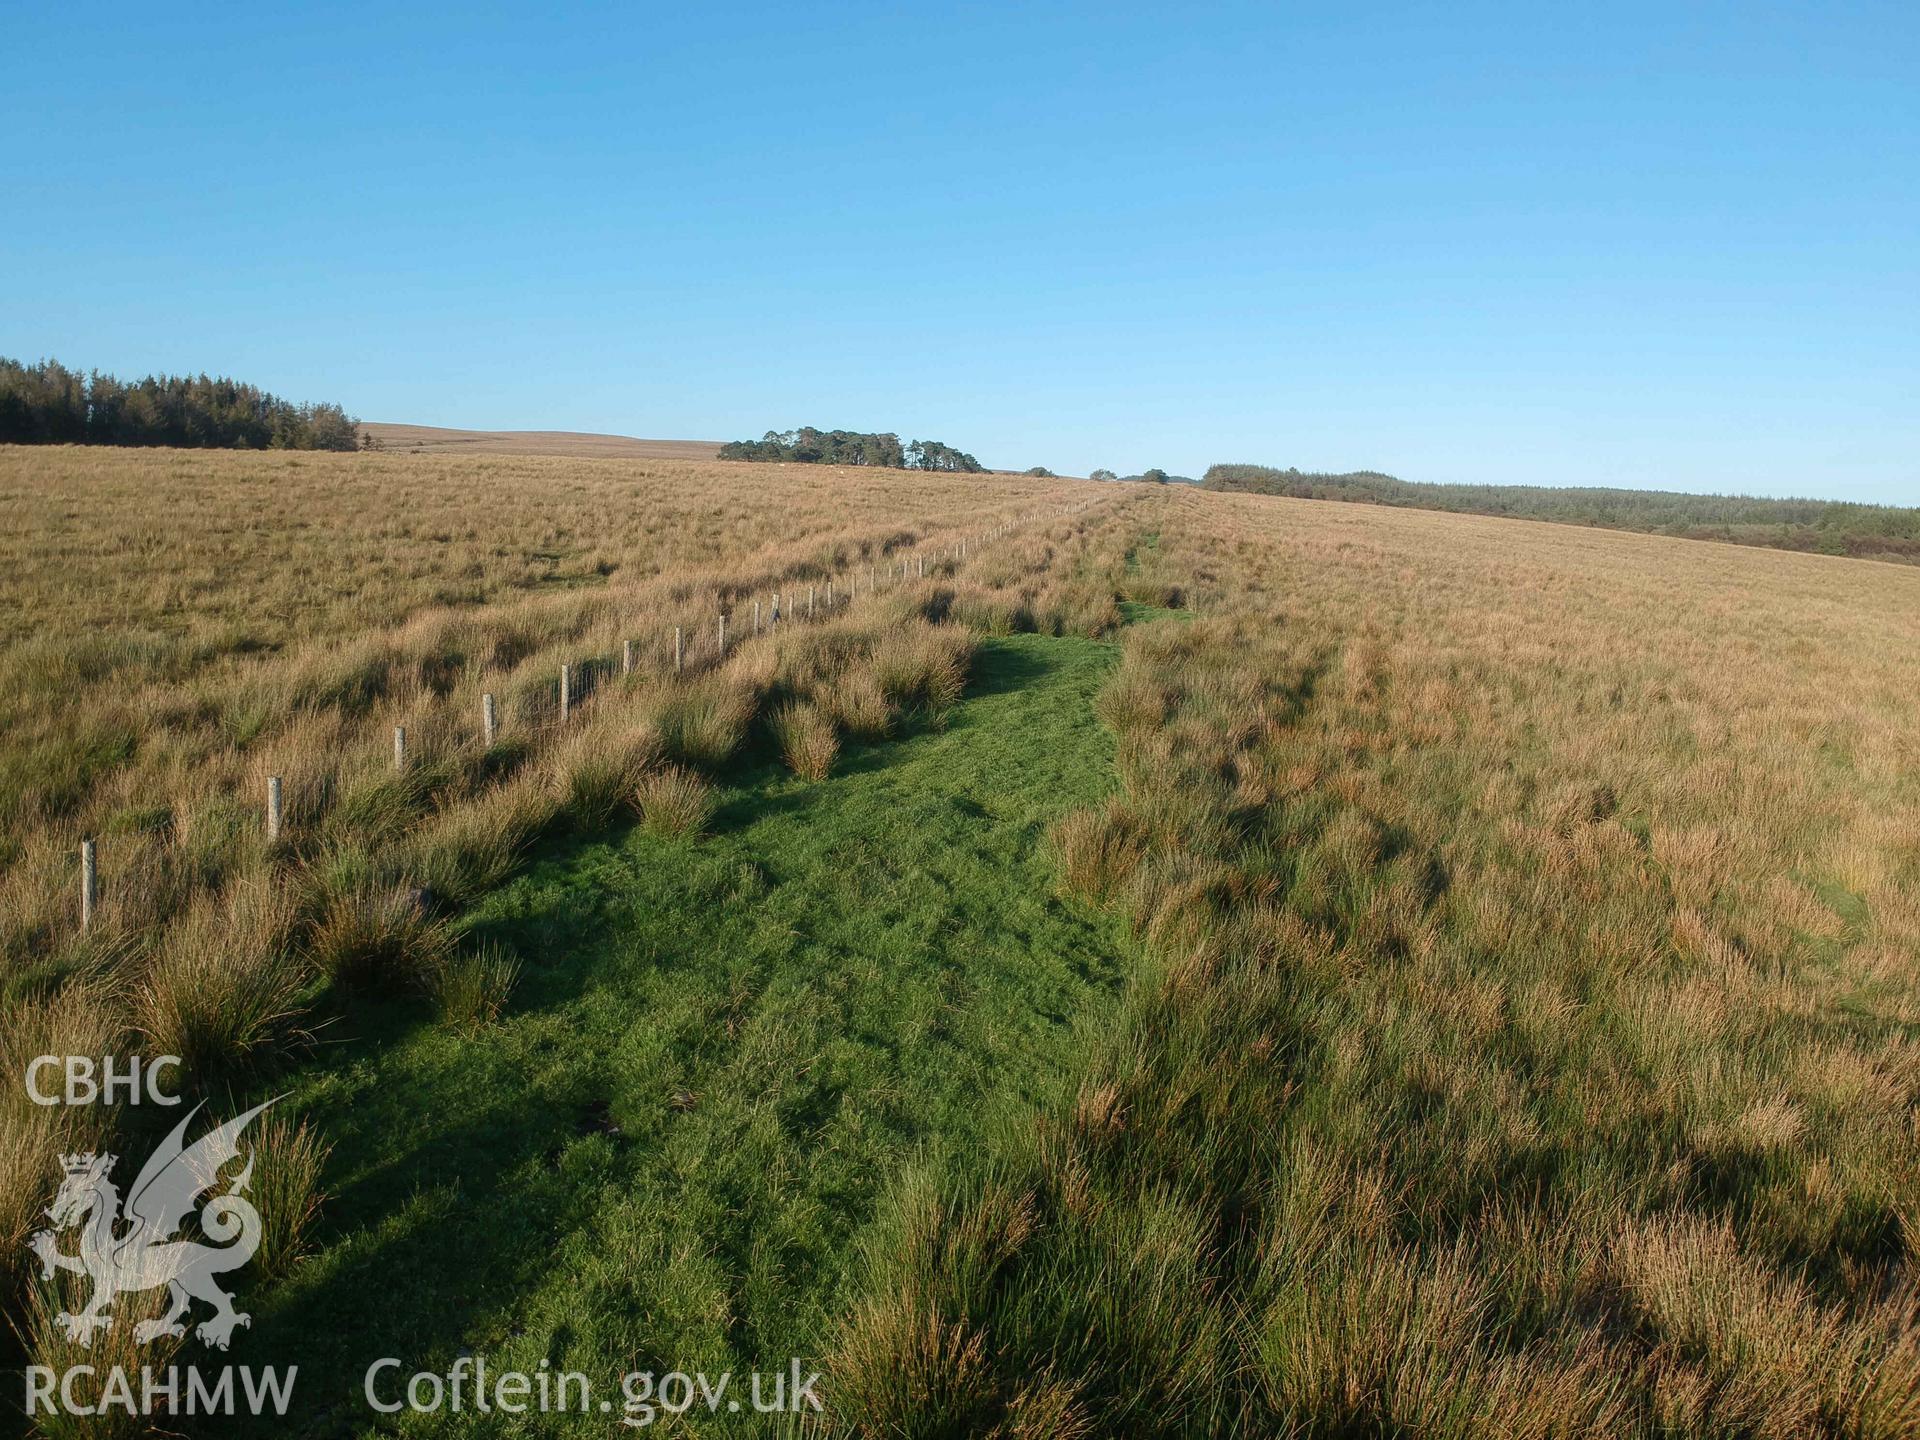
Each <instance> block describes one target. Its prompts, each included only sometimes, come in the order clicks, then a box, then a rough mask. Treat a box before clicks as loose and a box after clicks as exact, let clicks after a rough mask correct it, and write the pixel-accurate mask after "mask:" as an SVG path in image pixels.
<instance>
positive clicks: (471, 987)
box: [432, 945, 520, 1032]
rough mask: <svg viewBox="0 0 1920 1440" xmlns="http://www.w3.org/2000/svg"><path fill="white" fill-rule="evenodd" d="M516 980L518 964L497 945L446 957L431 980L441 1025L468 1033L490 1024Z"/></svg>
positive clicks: (505, 1006)
mask: <svg viewBox="0 0 1920 1440" xmlns="http://www.w3.org/2000/svg"><path fill="white" fill-rule="evenodd" d="M519 979H520V962H519V961H518V960H516V959H514V957H513V956H512V955H511V954H509V953H508V952H507V951H506V950H505V949H504V948H502V947H501V946H499V945H482V946H481V947H480V948H479V949H477V950H472V951H461V952H456V953H454V954H452V955H449V956H448V957H447V959H446V960H445V962H444V963H443V964H442V965H441V966H440V968H439V969H438V970H436V971H435V972H434V975H433V981H432V989H433V999H434V1003H435V1004H436V1005H437V1006H438V1007H439V1009H440V1020H441V1023H442V1024H444V1025H447V1026H449V1027H450V1028H452V1029H455V1030H464V1031H468V1032H473V1031H478V1030H482V1029H484V1028H485V1027H487V1026H488V1025H491V1024H493V1023H494V1022H495V1021H496V1020H498V1019H499V1018H500V1015H501V1012H502V1011H504V1010H505V1009H506V1008H507V999H508V997H509V996H511V995H512V994H513V987H514V985H515V984H517V983H518V981H519Z"/></svg>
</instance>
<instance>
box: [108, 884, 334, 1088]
mask: <svg viewBox="0 0 1920 1440" xmlns="http://www.w3.org/2000/svg"><path fill="white" fill-rule="evenodd" d="M295 920H296V913H295V906H294V903H293V898H292V895H291V893H290V892H289V891H287V890H286V889H284V888H282V887H279V886H276V885H275V884H273V883H272V882H271V881H269V880H267V879H265V878H264V877H263V878H256V879H253V880H250V881H246V882H243V883H241V884H239V885H237V886H235V887H234V888H233V889H232V890H231V891H230V892H229V893H228V894H227V896H226V897H225V898H224V900H223V901H220V902H211V901H208V902H202V903H201V904H199V905H197V906H195V908H194V909H193V911H192V912H191V913H189V914H188V915H187V916H186V917H185V918H184V919H183V920H182V921H181V922H180V923H179V924H177V925H174V926H173V927H171V928H170V929H169V930H168V931H167V933H166V935H165V937H164V938H163V940H162V942H161V944H160V946H159V948H158V949H157V950H156V952H155V953H154V955H153V958H152V959H151V960H150V961H149V962H148V965H147V969H146V973H145V974H144V975H143V976H142V978H141V980H140V981H139V983H138V985H137V986H136V987H135V991H134V997H133V1014H134V1017H135V1024H136V1025H138V1027H139V1029H140V1031H141V1033H142V1034H143V1035H144V1036H145V1037H146V1042H147V1053H149V1054H154V1055H178V1056H179V1057H180V1058H181V1060H182V1061H183V1063H184V1064H185V1067H186V1069H187V1071H188V1073H190V1074H192V1075H193V1076H195V1077H196V1079H197V1080H204V1079H205V1078H207V1077H211V1076H215V1075H218V1074H221V1073H224V1072H227V1071H230V1070H232V1069H235V1068H237V1067H242V1066H245V1065H246V1064H248V1063H249V1062H250V1061H255V1060H258V1059H259V1058H261V1057H262V1056H263V1055H265V1054H266V1053H268V1052H270V1051H271V1050H272V1049H273V1047H274V1046H275V1045H276V1044H277V1043H279V1042H281V1041H282V1040H283V1039H284V1038H285V1037H286V1035H287V1033H288V1031H289V1029H290V1027H291V1026H292V1024H293V1022H294V1021H295V1019H296V1018H297V1017H298V1014H299V1004H298V1000H299V994H300V991H301V989H302V988H303V987H304V985H305V983H306V977H307V971H306V966H305V964H304V963H303V962H302V961H301V959H300V957H299V956H298V955H297V953H296V952H295V950H294V944H293V938H294V924H295Z"/></svg>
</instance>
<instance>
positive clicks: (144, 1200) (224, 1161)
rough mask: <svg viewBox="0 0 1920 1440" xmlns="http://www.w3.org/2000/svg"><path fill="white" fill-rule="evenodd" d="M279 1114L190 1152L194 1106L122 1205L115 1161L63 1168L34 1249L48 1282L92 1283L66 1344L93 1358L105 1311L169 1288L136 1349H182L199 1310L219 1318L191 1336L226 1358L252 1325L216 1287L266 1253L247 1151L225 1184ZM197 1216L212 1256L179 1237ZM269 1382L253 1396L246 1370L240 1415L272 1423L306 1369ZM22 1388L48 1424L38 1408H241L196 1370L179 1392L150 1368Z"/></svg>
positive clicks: (178, 1383) (197, 1144)
mask: <svg viewBox="0 0 1920 1440" xmlns="http://www.w3.org/2000/svg"><path fill="white" fill-rule="evenodd" d="M273 1103H274V1101H272V1100H269V1101H267V1102H265V1103H264V1104H261V1105H256V1106H254V1108H253V1109H251V1110H249V1111H247V1112H246V1113H245V1114H244V1115H240V1116H237V1117H236V1118H234V1119H232V1120H229V1121H227V1123H226V1124H224V1125H219V1126H216V1127H215V1128H214V1129H212V1130H209V1131H208V1132H207V1133H206V1134H205V1135H202V1136H201V1137H200V1138H199V1139H198V1140H196V1141H194V1142H193V1143H192V1144H190V1145H189V1144H188V1143H187V1142H186V1134H187V1127H188V1126H189V1125H190V1124H192V1123H193V1118H194V1116H195V1115H197V1114H199V1111H200V1107H199V1106H197V1105H196V1106H195V1107H194V1109H193V1110H192V1111H191V1112H190V1113H189V1114H188V1115H187V1117H186V1119H184V1120H182V1121H181V1122H180V1123H179V1125H177V1126H176V1127H174V1130H173V1133H172V1134H171V1135H169V1136H167V1138H166V1139H165V1140H163V1141H161V1143H160V1145H159V1147H158V1148H157V1149H155V1150H154V1152H153V1154H152V1155H151V1156H150V1157H148V1160H147V1163H146V1164H145V1165H143V1166H141V1167H140V1173H139V1174H138V1175H137V1176H136V1177H135V1178H134V1181H133V1185H132V1186H131V1188H130V1189H129V1190H128V1191H127V1196H126V1201H125V1203H124V1205H123V1204H122V1202H121V1198H120V1190H119V1187H118V1186H116V1185H115V1184H114V1182H113V1171H114V1166H115V1165H116V1163H117V1161H118V1157H117V1156H113V1155H100V1154H95V1153H93V1152H92V1151H85V1152H81V1153H79V1154H74V1155H62V1156H61V1157H60V1166H61V1170H62V1172H63V1178H62V1180H61V1184H60V1190H59V1193H58V1194H57V1195H56V1196H55V1197H54V1201H53V1204H52V1205H51V1206H50V1207H49V1208H48V1210H47V1218H48V1219H49V1220H50V1221H51V1222H52V1224H51V1225H50V1226H49V1227H48V1228H47V1229H44V1230H41V1231H39V1232H38V1233H36V1234H35V1235H34V1236H33V1237H32V1238H31V1239H30V1240H29V1241H28V1242H27V1243H28V1247H29V1248H30V1249H31V1250H32V1251H33V1253H34V1254H35V1255H36V1256H38V1257H39V1260H40V1265H41V1271H42V1275H43V1278H45V1279H48V1280H51V1279H53V1278H54V1277H55V1276H56V1275H57V1274H59V1273H60V1272H62V1271H66V1272H70V1273H72V1274H76V1275H84V1276H86V1277H87V1278H88V1279H89V1280H91V1281H92V1282H93V1288H92V1292H91V1294H89V1296H88V1297H87V1300H86V1303H85V1304H84V1305H83V1306H82V1307H81V1308H80V1309H79V1310H77V1311H67V1310H62V1311H60V1312H59V1314H58V1315H57V1316H56V1317H55V1322H56V1323H57V1324H58V1325H59V1326H60V1329H61V1332H62V1333H63V1334H64V1335H65V1337H66V1338H67V1340H69V1341H70V1342H72V1343H73V1344H75V1345H78V1346H79V1347H81V1348H82V1349H90V1348H91V1347H92V1345H93V1341H94V1337H95V1335H96V1334H97V1333H98V1332H100V1331H101V1330H103V1329H105V1328H106V1327H108V1326H110V1325H112V1324H113V1323H114V1317H113V1316H112V1315H111V1314H110V1313H109V1307H110V1306H111V1305H112V1303H113V1301H114V1299H115V1297H116V1296H120V1295H132V1294H138V1293H140V1292H143V1291H148V1290H155V1289H158V1288H160V1287H161V1286H165V1287H166V1291H167V1301H168V1307H167V1310H166V1312H165V1313H164V1314H162V1315H160V1316H157V1317H156V1318H154V1319H150V1320H142V1321H140V1322H139V1323H137V1324H136V1325H134V1327H133V1339H134V1341H135V1343H137V1344H141V1345H146V1344H150V1343H151V1342H153V1341H155V1340H159V1339H161V1338H163V1337H165V1338H168V1339H173V1340H183V1339H185V1338H186V1336H187V1328H188V1326H187V1322H188V1321H190V1320H191V1319H192V1310H193V1303H194V1301H196V1300H198V1301H200V1302H202V1303H204V1304H206V1305H209V1306H211V1307H212V1308H213V1313H212V1314H211V1315H209V1316H208V1317H207V1318H206V1319H204V1320H202V1321H201V1322H200V1323H199V1324H198V1325H197V1326H195V1327H194V1334H195V1335H196V1337H197V1338H198V1339H199V1340H200V1341H201V1342H202V1343H203V1344H205V1345H207V1346H209V1347H211V1348H213V1349H217V1350H225V1349H226V1348H227V1346H228V1343H229V1342H230V1341H231V1340H232V1338H233V1332H234V1330H235V1328H236V1327H240V1326H245V1325H247V1324H249V1323H250V1322H251V1317H250V1316H248V1315H247V1314H246V1313H245V1312H243V1311H239V1310H236V1309H234V1307H233V1296H232V1294H231V1293H229V1292H228V1291H227V1290H226V1289H224V1288H223V1287H222V1286H221V1284H220V1283H219V1278H220V1277H221V1276H224V1275H226V1274H228V1273H229V1272H231V1271H234V1270H238V1269H239V1268H240V1267H241V1266H242V1265H245V1264H246V1263H247V1261H248V1260H250V1259H252V1258H253V1254H254V1251H256V1250H258V1249H259V1248H260V1232H261V1226H260V1212H259V1211H258V1210H256V1209H255V1208H254V1206H253V1202H252V1201H251V1200H249V1199H248V1198H247V1194H246V1191H247V1186H248V1183H249V1182H250V1181H251V1179H252V1178H253V1166H254V1158H255V1157H254V1155H253V1153H252V1152H251V1151H249V1153H248V1154H247V1157H246V1162H245V1164H244V1165H243V1166H242V1167H241V1168H240V1170H239V1172H238V1173H237V1174H234V1175H232V1176H231V1177H230V1178H229V1179H227V1180H226V1181H224V1182H223V1181H222V1180H221V1179H220V1174H221V1171H222V1170H223V1169H224V1168H225V1167H226V1166H228V1165H229V1164H230V1163H231V1162H233V1161H235V1160H238V1159H239V1158H240V1155H241V1151H240V1144H239V1142H240V1137H241V1135H242V1134H243V1133H244V1132H245V1131H246V1128H247V1126H248V1125H249V1124H251V1123H252V1122H253V1120H254V1119H255V1117H257V1116H258V1115H259V1114H260V1113H261V1112H262V1111H263V1110H265V1109H266V1108H267V1106H269V1105H272V1104H273ZM215 1189H218V1190H219V1193H218V1194H216V1195H214V1196H213V1197H212V1198H211V1199H209V1200H207V1201H206V1203H205V1204H204V1205H202V1204H200V1203H199V1202H200V1197H201V1196H202V1195H203V1194H205V1193H206V1192H207V1191H209V1190H215ZM196 1208H197V1210H198V1215H197V1219H198V1222H199V1229H200V1232H201V1234H203V1235H204V1236H205V1237H206V1239H207V1240H208V1241H211V1242H212V1243H211V1244H203V1243H201V1242H200V1241H198V1240H189V1239H184V1238H182V1237H181V1235H180V1230H181V1227H182V1225H183V1224H184V1223H185V1222H186V1221H187V1219H188V1218H189V1217H190V1216H193V1215H194V1214H195V1211H196ZM76 1227H77V1228H78V1230H79V1235H78V1245H77V1249H76V1250H75V1252H74V1253H72V1254H67V1253H66V1252H64V1251H62V1250H61V1249H60V1243H59V1236H60V1233H61V1232H62V1231H65V1230H68V1229H72V1228H76ZM263 1374H264V1382H263V1383H259V1384H256V1381H255V1377H254V1375H253V1373H252V1372H251V1371H249V1370H242V1372H241V1387H240V1389H241V1392H243V1394H242V1399H243V1400H244V1403H246V1404H247V1405H248V1406H249V1408H253V1409H255V1410H256V1411H258V1410H259V1407H261V1406H263V1405H269V1404H270V1405H272V1406H273V1407H274V1409H275V1413H283V1411H284V1406H285V1404H286V1401H287V1399H288V1398H290V1396H291V1393H292V1388H293V1380H294V1377H295V1375H297V1374H298V1368H297V1367H290V1368H289V1369H288V1370H287V1373H286V1376H285V1379H284V1381H282V1380H281V1379H280V1378H279V1377H278V1376H277V1375H276V1374H275V1372H274V1371H273V1370H272V1369H271V1368H269V1369H267V1370H266V1371H264V1372H263ZM26 1380H27V1412H28V1414H30V1415H31V1414H37V1413H40V1411H39V1409H38V1407H39V1406H41V1405H45V1406H46V1407H48V1409H50V1410H51V1409H56V1408H57V1409H63V1410H67V1411H69V1412H71V1413H75V1414H96V1413H100V1412H101V1411H103V1410H106V1409H112V1408H125V1409H127V1410H128V1411H129V1412H130V1413H141V1414H144V1413H149V1411H150V1409H151V1406H152V1405H153V1404H154V1403H160V1404H163V1405H165V1406H166V1408H167V1409H168V1410H169V1411H170V1412H172V1413H178V1412H179V1407H180V1406H181V1404H182V1403H183V1402H184V1403H185V1404H187V1405H189V1406H194V1407H198V1406H200V1405H202V1404H204V1405H205V1406H210V1407H218V1406H221V1405H224V1406H227V1407H229V1409H227V1410H226V1411H221V1410H219V1409H217V1408H215V1409H203V1408H196V1409H194V1410H190V1411H189V1413H202V1414H208V1413H231V1409H230V1407H231V1406H232V1405H233V1404H234V1403H236V1392H235V1388H234V1385H233V1373H232V1371H231V1370H226V1371H223V1372H221V1373H220V1374H219V1375H218V1377H217V1378H216V1379H214V1380H211V1381H207V1380H203V1378H202V1377H201V1375H200V1374H199V1372H198V1371H196V1370H193V1369H191V1367H189V1370H188V1372H187V1374H186V1377H185V1380H184V1381H182V1379H181V1377H180V1375H179V1373H178V1372H176V1371H175V1370H173V1369H172V1368H169V1369H168V1370H166V1371H165V1372H164V1379H161V1378H158V1377H156V1374H155V1372H154V1371H153V1369H152V1368H151V1367H144V1366H143V1367H142V1368H141V1370H140V1373H139V1377H138V1381H137V1383H136V1380H135V1378H134V1377H132V1376H130V1375H129V1374H128V1373H127V1372H126V1370H125V1369H124V1367H120V1366H114V1367H111V1368H110V1369H108V1370H107V1371H106V1372H105V1373H104V1375H103V1374H101V1373H100V1372H98V1371H97V1370H96V1367H94V1366H91V1365H74V1366H69V1367H67V1368H66V1370H65V1371H64V1372H60V1371H56V1370H55V1369H54V1368H53V1367H52V1366H47V1365H32V1366H29V1367H27V1373H26ZM96 1382H97V1383H96Z"/></svg>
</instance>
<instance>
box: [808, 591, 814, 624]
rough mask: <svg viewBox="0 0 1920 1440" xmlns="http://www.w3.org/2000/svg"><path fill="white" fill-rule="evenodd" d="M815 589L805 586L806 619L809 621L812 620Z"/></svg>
mask: <svg viewBox="0 0 1920 1440" xmlns="http://www.w3.org/2000/svg"><path fill="white" fill-rule="evenodd" d="M815 588H816V587H815V586H812V585H809V586H807V619H809V620H811V619H812V618H813V592H814V590H815Z"/></svg>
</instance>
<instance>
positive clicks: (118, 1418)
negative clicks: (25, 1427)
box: [13, 1261, 184, 1440]
mask: <svg viewBox="0 0 1920 1440" xmlns="http://www.w3.org/2000/svg"><path fill="white" fill-rule="evenodd" d="M32 1264H33V1267H34V1269H33V1280H32V1283H31V1284H29V1285H28V1287H27V1296H26V1305H25V1314H24V1315H23V1316H22V1317H21V1318H20V1319H19V1320H18V1321H15V1322H13V1329H14V1334H15V1335H16V1337H17V1338H18V1340H19V1343H20V1349H21V1350H22V1351H24V1352H25V1354H26V1357H27V1362H28V1363H29V1364H32V1365H44V1366H45V1367H46V1368H47V1369H48V1370H51V1371H52V1372H53V1373H54V1374H56V1375H58V1376H60V1377H61V1378H62V1380H63V1381H70V1384H71V1389H70V1391H69V1394H70V1395H71V1398H72V1400H73V1402H74V1408H73V1409H71V1410H69V1409H68V1408H67V1407H66V1406H65V1405H58V1404H56V1405H41V1406H38V1407H36V1408H37V1411H38V1413H36V1414H35V1416H34V1421H33V1425H34V1428H33V1433H34V1434H35V1435H36V1436H38V1437H40V1440H135V1437H137V1436H145V1435H152V1434H154V1433H155V1431H154V1429H153V1421H152V1420H151V1418H150V1417H148V1416H145V1415H141V1414H139V1413H138V1410H137V1407H130V1406H126V1405H120V1404H116V1403H113V1402H112V1401H111V1400H110V1399H107V1397H106V1396H105V1394H104V1387H105V1386H106V1385H107V1383H108V1377H109V1376H111V1375H114V1374H121V1375H125V1376H129V1377H133V1384H134V1386H135V1394H138V1386H139V1384H140V1381H139V1379H138V1377H139V1376H140V1375H141V1373H142V1367H143V1366H147V1367H151V1370H152V1372H153V1373H156V1374H159V1373H164V1372H165V1371H166V1370H167V1368H168V1361H169V1360H170V1359H171V1358H172V1357H173V1356H174V1355H175V1354H176V1353H177V1352H178V1351H179V1349H180V1347H181V1344H182V1339H183V1338H184V1337H181V1338H175V1337H173V1336H170V1335H166V1334H163V1333H155V1334H154V1335H153V1338H152V1339H150V1340H141V1339H139V1338H137V1336H136V1331H137V1330H138V1328H139V1327H140V1326H141V1325H142V1324H145V1323H148V1322H152V1321H157V1320H158V1319H159V1318H160V1317H161V1316H162V1315H164V1314H165V1313H166V1311H167V1309H168V1306H169V1303H170V1302H169V1298H168V1296H169V1291H168V1289H167V1287H166V1286H164V1285H159V1286H155V1287H154V1288H153V1289H151V1290H135V1291H123V1292H122V1293H120V1294H118V1295H116V1296H114V1300H113V1307H112V1309H111V1310H110V1311H109V1312H108V1318H107V1321H106V1323H105V1324H103V1325H102V1326H101V1327H100V1328H99V1329H98V1330H96V1331H94V1333H93V1334H92V1336H91V1337H90V1338H89V1342H88V1343H87V1344H85V1345H82V1344H81V1343H80V1342H79V1341H78V1340H75V1339H73V1338H71V1337H70V1336H69V1335H68V1334H67V1330H66V1327H65V1326H64V1325H63V1324H62V1323H61V1319H60V1317H61V1316H62V1315H63V1314H67V1315H71V1314H78V1313H79V1312H80V1311H82V1310H84V1309H85V1308H86V1303H87V1295H88V1292H89V1291H90V1290H91V1289H92V1288H93V1281H92V1279H91V1278H90V1277H88V1276H85V1275H75V1274H71V1273H68V1272H66V1271H56V1272H55V1273H54V1275H53V1276H52V1277H51V1278H43V1277H42V1275H41V1272H40V1266H39V1262H38V1261H33V1262H32ZM76 1368H77V1373H72V1374H71V1375H70V1374H69V1372H76ZM89 1371H90V1372H91V1373H89ZM103 1400H106V1403H102V1401H103Z"/></svg>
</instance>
